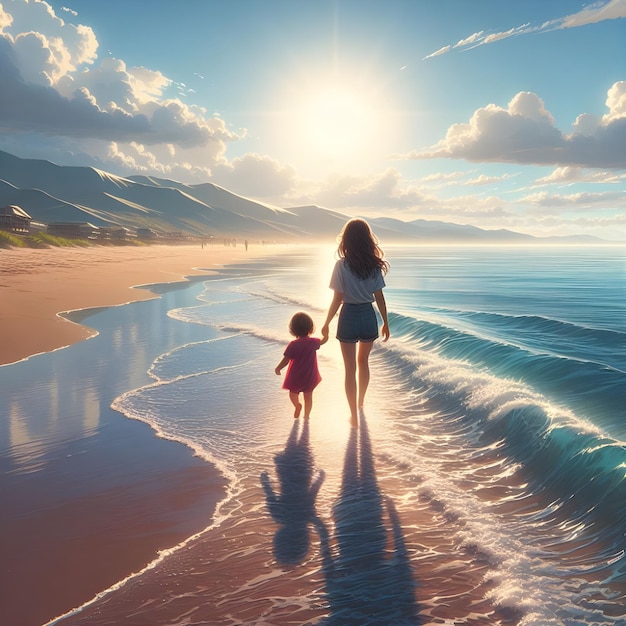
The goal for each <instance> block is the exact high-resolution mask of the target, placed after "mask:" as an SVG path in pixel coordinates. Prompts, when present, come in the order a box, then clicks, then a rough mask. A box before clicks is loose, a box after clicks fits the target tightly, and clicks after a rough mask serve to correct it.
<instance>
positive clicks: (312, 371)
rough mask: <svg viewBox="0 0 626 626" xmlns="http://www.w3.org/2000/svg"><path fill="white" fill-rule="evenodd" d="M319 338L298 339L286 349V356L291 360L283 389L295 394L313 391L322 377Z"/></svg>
mask: <svg viewBox="0 0 626 626" xmlns="http://www.w3.org/2000/svg"><path fill="white" fill-rule="evenodd" d="M320 345H321V344H320V339H318V338H317V337H298V339H294V340H293V341H292V342H291V343H290V344H289V345H288V346H287V348H286V349H285V352H284V355H285V356H286V357H287V358H288V359H289V366H288V367H287V374H286V375H285V380H284V382H283V389H288V390H289V391H292V392H294V393H300V392H301V391H302V392H305V393H308V392H310V391H313V389H315V387H317V385H319V383H320V381H321V380H322V377H321V376H320V372H319V369H318V367H317V350H319V347H320Z"/></svg>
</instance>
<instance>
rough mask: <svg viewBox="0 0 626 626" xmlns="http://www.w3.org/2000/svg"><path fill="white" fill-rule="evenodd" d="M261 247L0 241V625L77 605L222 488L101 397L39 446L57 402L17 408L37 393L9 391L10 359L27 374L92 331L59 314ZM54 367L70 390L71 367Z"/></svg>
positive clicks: (206, 468) (176, 537) (150, 553)
mask: <svg viewBox="0 0 626 626" xmlns="http://www.w3.org/2000/svg"><path fill="white" fill-rule="evenodd" d="M264 252H265V253H266V252H267V249H265V250H264V249H263V248H262V247H261V246H258V247H256V248H255V247H254V246H250V248H249V250H248V251H246V250H245V249H244V247H243V246H240V247H224V246H222V245H219V246H218V245H215V246H214V247H213V246H210V245H209V246H204V247H201V246H200V245H193V246H191V245H153V246H146V247H141V248H135V247H132V248H130V247H90V248H50V249H43V250H36V249H9V250H4V249H3V250H0V364H2V365H6V366H7V369H6V371H5V372H4V373H5V374H8V376H6V377H5V378H3V381H5V382H4V383H3V385H2V391H1V394H2V396H3V399H4V401H6V402H7V403H8V404H7V414H6V415H5V416H3V426H2V427H3V430H2V432H3V433H4V432H5V430H4V428H5V427H6V433H5V434H6V437H5V436H4V435H3V437H2V439H4V440H5V441H4V442H3V444H2V446H1V447H0V479H1V480H0V492H1V493H2V499H3V511H5V513H3V515H2V518H1V519H0V535H1V536H2V537H4V538H8V537H10V538H11V540H10V541H8V542H7V541H3V542H2V543H3V549H2V556H3V558H2V562H3V567H2V571H1V572H0V607H1V608H0V622H2V623H3V624H15V625H17V624H23V625H33V626H34V625H38V624H42V623H44V622H45V621H47V620H49V619H51V618H52V617H54V616H55V615H59V614H61V613H63V612H65V611H67V610H68V609H70V608H72V607H75V606H78V605H80V604H81V603H82V602H84V601H86V600H88V599H90V598H92V597H93V596H94V595H95V594H96V593H98V592H100V591H102V590H103V589H106V588H107V587H109V586H110V585H111V584H113V583H115V582H116V581H119V580H122V579H123V578H125V577H126V576H127V575H129V574H130V573H132V572H134V571H137V570H138V569H140V568H141V567H144V566H145V565H146V564H147V563H149V562H150V561H152V560H153V559H154V558H156V556H157V554H158V552H159V550H161V549H163V548H164V547H167V546H173V545H176V544H177V543H178V542H180V541H182V540H184V539H185V538H187V537H189V536H190V535H192V534H193V533H195V532H198V531H199V530H201V529H203V528H204V527H205V526H206V525H207V523H209V521H210V519H211V516H212V515H213V513H214V511H215V507H216V504H217V502H219V500H221V499H222V498H223V496H224V493H225V491H224V489H225V480H224V478H223V477H222V476H221V474H220V473H219V472H217V471H216V469H215V468H214V467H213V466H212V465H210V464H208V463H207V462H206V461H204V460H202V459H200V458H198V457H197V456H194V455H193V453H192V451H191V450H190V449H189V448H188V447H187V446H184V445H182V444H179V443H176V442H172V441H167V440H165V439H162V438H159V437H157V436H156V435H155V433H154V431H153V430H152V429H151V428H150V427H149V426H147V425H146V424H143V423H140V422H137V421H134V420H128V419H126V418H125V417H123V416H121V415H119V414H118V413H116V412H115V411H113V410H112V409H110V408H108V406H101V407H100V408H98V409H97V412H98V419H97V422H96V424H95V428H94V429H91V430H89V429H85V431H84V432H79V433H69V434H62V435H60V436H59V439H58V441H56V442H55V443H54V444H51V445H50V446H47V445H46V444H47V441H46V435H43V438H42V435H41V434H36V433H37V432H41V431H42V430H43V431H44V432H45V430H46V428H49V425H48V426H47V423H48V420H49V419H50V416H49V414H48V412H49V411H50V410H52V409H51V408H49V407H47V406H45V404H44V406H42V408H41V410H40V411H37V412H36V413H32V414H23V413H22V412H21V410H20V409H18V408H16V407H19V403H20V400H21V398H23V397H24V394H29V393H33V390H32V387H30V389H29V385H28V383H24V385H22V386H21V387H19V388H12V387H11V384H10V383H8V382H6V381H7V380H12V376H11V371H10V370H13V368H18V370H19V371H20V372H21V371H22V370H23V371H31V370H29V369H28V367H29V364H30V360H24V359H28V357H30V356H32V355H35V354H42V353H47V352H49V351H54V350H57V349H59V348H62V347H64V346H68V345H72V344H76V343H77V342H81V341H82V340H84V339H86V338H88V337H90V336H92V335H94V334H95V331H94V330H93V329H90V328H88V327H87V326H82V325H80V324H77V323H73V322H70V321H68V320H66V319H64V318H63V317H61V316H59V315H58V314H59V313H60V312H64V311H71V310H77V309H85V308H91V307H109V306H114V305H120V304H123V303H127V302H133V301H140V300H149V299H153V298H156V297H158V296H156V295H155V294H154V293H152V292H150V291H149V290H146V289H133V288H132V287H133V286H136V285H146V284H155V283H167V282H178V281H184V280H185V277H186V276H189V277H191V276H200V275H206V274H209V273H211V268H215V267H217V266H221V265H225V264H229V263H237V262H245V261H248V260H250V259H253V258H254V257H255V256H259V255H260V254H263V253H264ZM20 361H22V362H20ZM94 361H95V359H94ZM10 364H13V366H10ZM2 369H4V368H0V370H2ZM16 376H17V377H18V378H20V377H21V375H20V374H19V373H18V374H17V375H16ZM58 376H59V379H60V380H61V381H63V382H61V385H63V386H64V387H66V386H67V385H68V384H69V382H70V381H68V380H66V378H67V376H72V375H71V374H69V373H66V372H65V371H59V372H58ZM20 389H21V391H20ZM105 404H108V402H106V403H105ZM85 408H86V407H85ZM3 412H4V411H3ZM79 412H80V409H79ZM87 412H88V413H89V411H87ZM5 419H6V423H4V420H5ZM64 419H65V417H64ZM42 442H44V443H42ZM34 448H38V451H37V452H35V453H34V456H33V454H32V450H33V449H34ZM33 458H35V460H34V461H33ZM16 462H18V465H17V466H16ZM20 462H25V463H26V464H27V465H29V464H30V465H29V466H28V467H26V466H22V467H20V465H19V463H20ZM94 565H96V566H95V567H94ZM33 600H35V601H33Z"/></svg>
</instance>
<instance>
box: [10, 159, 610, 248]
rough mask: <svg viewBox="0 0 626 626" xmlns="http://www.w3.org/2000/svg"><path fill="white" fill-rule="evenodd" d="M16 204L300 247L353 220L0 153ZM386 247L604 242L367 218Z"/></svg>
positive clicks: (111, 222)
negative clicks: (397, 244)
mask: <svg viewBox="0 0 626 626" xmlns="http://www.w3.org/2000/svg"><path fill="white" fill-rule="evenodd" d="M8 204H16V205H18V206H20V207H22V208H23V209H24V210H25V211H26V212H27V213H29V215H30V216H31V217H32V218H33V220H35V221H37V222H43V223H50V222H57V221H85V222H91V223H92V224H94V225H95V226H124V227H126V228H152V229H153V230H156V231H157V232H172V231H180V232H184V233H187V234H190V235H194V236H205V237H208V236H215V237H220V238H221V237H240V238H241V237H247V238H251V239H264V240H268V241H297V240H307V239H320V238H324V239H329V238H333V239H334V237H336V235H337V234H338V233H339V231H340V230H341V227H342V226H343V224H344V223H345V221H346V220H347V219H348V217H349V216H348V215H345V214H342V213H339V212H337V211H332V210H329V209H324V208H322V207H319V206H315V205H309V206H298V207H290V208H286V209H285V208H278V207H275V206H271V205H269V204H264V203H262V202H257V201H255V200H251V199H249V198H244V197H242V196H239V195H237V194H234V193H232V192H230V191H228V190H227V189H224V188H223V187H219V186H218V185H214V184H212V183H203V184H199V185H186V184H184V183H180V182H176V181H173V180H167V179H161V178H155V177H150V176H130V177H128V178H123V177H121V176H115V175H114V174H110V173H108V172H104V171H102V170H98V169H96V168H93V167H75V166H72V167H69V166H61V165H55V164H54V163H50V162H49V161H43V160H35V159H20V158H18V157H16V156H14V155H12V154H9V153H7V152H2V151H0V206H5V205H8ZM368 221H369V222H370V223H371V224H372V228H373V229H374V230H375V231H376V233H377V235H378V236H379V237H380V238H381V240H383V241H412V240H420V241H429V242H455V243H463V242H465V243H469V242H476V243H480V242H485V243H487V242H490V243H495V242H500V243H507V242H509V243H532V242H551V243H553V242H560V243H568V242H591V241H596V242H600V241H601V240H599V239H594V238H592V237H557V238H537V237H532V236H530V235H524V234H520V233H515V232H513V231H508V230H483V229H480V228H477V227H475V226H462V225H459V224H452V223H448V222H438V221H428V220H413V221H409V222H403V221H401V220H397V219H391V218H375V219H369V218H368Z"/></svg>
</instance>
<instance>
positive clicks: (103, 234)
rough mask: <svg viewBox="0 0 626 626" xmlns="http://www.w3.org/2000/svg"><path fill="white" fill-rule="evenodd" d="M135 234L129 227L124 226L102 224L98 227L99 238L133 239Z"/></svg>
mask: <svg viewBox="0 0 626 626" xmlns="http://www.w3.org/2000/svg"><path fill="white" fill-rule="evenodd" d="M134 236H135V234H134V233H133V232H132V231H131V230H129V229H128V228H124V227H123V226H101V227H100V228H99V229H98V239H113V240H115V241H119V240H121V239H131V238H133V237H134Z"/></svg>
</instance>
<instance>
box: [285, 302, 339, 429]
mask: <svg viewBox="0 0 626 626" xmlns="http://www.w3.org/2000/svg"><path fill="white" fill-rule="evenodd" d="M314 330H315V325H314V324H313V320H312V319H311V317H310V316H309V315H307V314H306V313H302V312H300V313H296V314H295V315H294V316H293V317H292V318H291V321H290V322H289V332H290V333H291V334H292V335H293V336H294V337H296V339H294V340H293V341H291V342H290V343H289V345H288V346H287V348H286V349H285V352H284V356H283V359H282V361H281V362H280V363H279V364H278V365H277V366H276V369H275V370H274V371H275V372H276V374H277V375H278V376H280V372H281V370H282V369H283V368H284V367H285V366H286V365H289V367H288V368H287V374H286V375H285V380H284V382H283V389H287V390H288V391H289V399H290V400H291V403H292V404H293V406H294V408H295V411H294V414H293V416H294V418H298V417H300V412H301V411H302V403H301V402H300V393H302V397H303V399H304V418H305V419H308V418H309V417H310V416H311V408H312V407H313V390H314V389H315V387H317V385H319V383H320V381H321V380H322V377H321V376H320V372H319V369H318V367H317V350H319V347H320V346H321V345H322V344H324V343H326V342H327V341H328V337H326V338H324V339H319V338H317V337H311V334H312V333H313V331H314Z"/></svg>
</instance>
